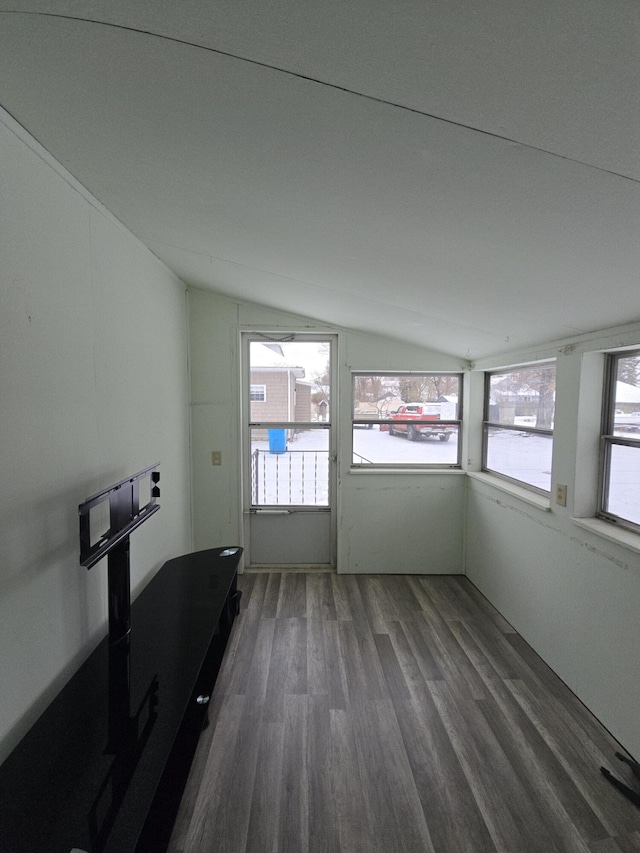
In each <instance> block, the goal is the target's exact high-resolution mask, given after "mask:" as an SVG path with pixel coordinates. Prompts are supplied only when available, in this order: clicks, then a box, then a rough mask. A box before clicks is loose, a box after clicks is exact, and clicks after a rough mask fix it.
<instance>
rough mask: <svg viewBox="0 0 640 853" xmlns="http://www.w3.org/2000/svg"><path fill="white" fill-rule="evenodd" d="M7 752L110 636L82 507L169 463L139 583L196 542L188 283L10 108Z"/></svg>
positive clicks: (3, 358)
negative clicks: (81, 532) (83, 559)
mask: <svg viewBox="0 0 640 853" xmlns="http://www.w3.org/2000/svg"><path fill="white" fill-rule="evenodd" d="M0 158H1V159H2V169H1V170H0V199H2V208H1V210H0V240H1V242H0V401H1V403H0V472H1V474H0V518H1V519H2V522H1V524H0V554H2V559H1V560H0V649H1V652H0V684H2V690H1V691H0V697H1V698H0V760H1V759H3V758H4V757H5V756H6V754H7V753H8V752H9V750H10V749H11V748H12V747H13V746H14V745H15V743H16V742H17V740H18V739H19V738H20V737H21V736H22V734H23V733H24V732H25V731H26V729H27V728H28V727H29V726H30V725H31V724H32V723H33V722H34V720H35V719H36V718H37V716H38V715H39V713H40V712H41V711H42V710H43V709H44V707H45V706H46V704H48V702H49V701H50V699H51V698H52V697H53V696H54V695H55V693H56V692H57V691H58V690H59V688H60V687H61V686H62V685H63V684H64V682H65V681H66V679H67V678H68V677H69V675H70V674H71V673H72V671H73V670H74V668H75V667H76V666H77V663H78V662H79V661H80V660H81V659H82V658H84V657H85V656H86V654H87V652H88V651H89V650H90V648H91V647H93V646H94V645H95V644H96V642H97V641H98V639H99V638H100V637H101V636H103V634H104V632H105V620H106V594H105V593H106V561H102V562H101V563H100V564H98V566H96V567H95V568H94V569H92V570H91V571H90V572H87V570H86V569H84V568H81V567H80V565H79V562H78V516H77V509H78V504H79V503H80V502H81V501H82V500H83V499H84V498H86V497H88V496H89V495H90V494H92V493H93V492H95V491H98V490H99V489H100V488H102V487H105V486H108V485H109V484H110V483H112V482H114V481H116V480H119V479H121V478H122V477H125V476H127V475H128V474H131V473H135V472H136V471H138V470H140V469H142V468H144V467H146V466H148V465H150V464H153V463H155V462H157V461H159V462H160V463H161V466H160V470H161V477H162V479H161V489H162V498H161V501H160V503H161V506H162V509H161V512H160V513H158V515H156V516H154V517H153V518H151V519H150V520H149V521H148V522H147V524H146V525H144V526H143V527H142V528H140V529H139V530H138V531H136V533H135V534H134V535H133V536H132V539H131V564H132V586H133V587H134V591H137V590H139V589H140V588H141V587H142V586H143V585H144V584H145V583H146V582H147V581H148V579H149V578H150V577H151V576H152V574H153V573H154V572H155V571H156V570H157V569H158V568H159V567H160V565H162V563H163V562H164V561H165V560H166V559H168V558H170V557H172V556H175V555H176V554H179V553H183V552H185V551H188V550H190V548H191V532H190V460H189V420H188V419H189V410H188V369H187V368H188V362H187V357H188V346H187V317H186V300H185V292H184V291H185V289H184V286H183V285H182V284H181V283H180V282H179V281H178V280H177V279H176V278H175V277H174V276H173V275H172V274H171V273H170V272H169V271H168V270H167V269H166V268H165V267H164V266H163V265H161V264H160V263H159V262H158V261H157V259H155V258H154V257H153V256H152V255H151V254H150V253H149V252H148V251H147V250H146V249H145V248H143V247H142V246H141V244H140V243H139V242H138V241H136V240H135V239H134V238H133V237H132V235H130V234H129V233H128V232H127V231H126V230H125V229H124V228H123V227H122V226H121V225H120V224H119V223H117V222H116V221H115V220H114V219H113V218H112V217H111V216H110V215H109V214H107V213H106V211H104V209H103V208H101V206H100V205H99V204H98V203H97V202H95V201H93V200H92V199H91V197H90V196H89V194H88V193H87V192H86V191H84V190H83V189H82V188H81V187H80V186H79V185H78V184H76V182H75V181H74V180H73V178H71V176H69V175H68V174H67V173H66V172H65V171H64V169H63V168H62V167H60V166H59V165H58V164H56V163H55V161H53V160H52V158H51V157H49V156H48V155H47V154H46V152H44V151H43V150H42V149H41V148H40V146H38V144H37V143H35V142H34V141H33V140H32V139H30V137H28V135H27V134H26V133H24V132H23V131H21V129H20V128H19V127H18V126H17V125H16V124H15V122H13V121H12V120H11V119H10V118H9V117H8V116H7V115H6V114H2V115H0Z"/></svg>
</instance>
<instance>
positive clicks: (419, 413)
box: [389, 403, 454, 441]
mask: <svg viewBox="0 0 640 853" xmlns="http://www.w3.org/2000/svg"><path fill="white" fill-rule="evenodd" d="M441 414H442V406H441V404H440V403H407V404H406V405H405V406H400V408H399V409H398V410H397V411H396V412H394V413H393V414H392V415H391V421H390V423H389V435H406V436H407V438H408V439H409V441H419V440H420V438H422V437H423V436H424V438H430V437H431V438H437V439H439V440H440V441H449V439H450V438H451V433H452V432H453V431H454V430H453V427H451V426H446V425H442V426H438V425H437V424H435V423H434V421H439V420H440V419H441ZM403 421H405V423H402V422H403ZM406 421H411V423H406Z"/></svg>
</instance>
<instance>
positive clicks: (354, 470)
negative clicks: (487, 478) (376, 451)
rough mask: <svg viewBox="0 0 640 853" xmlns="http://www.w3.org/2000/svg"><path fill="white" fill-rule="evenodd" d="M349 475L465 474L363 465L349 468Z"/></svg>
mask: <svg viewBox="0 0 640 853" xmlns="http://www.w3.org/2000/svg"><path fill="white" fill-rule="evenodd" d="M349 474H358V475H359V474H447V475H448V474H458V475H460V474H466V471H463V470H462V469H461V468H435V467H434V468H419V467H418V466H415V467H412V468H410V467H408V466H405V467H402V466H401V465H399V466H398V467H393V466H391V465H389V466H385V467H384V468H383V467H382V466H381V465H363V466H362V467H360V466H358V467H351V468H349Z"/></svg>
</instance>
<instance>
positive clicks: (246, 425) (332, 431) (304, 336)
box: [240, 329, 339, 568]
mask: <svg viewBox="0 0 640 853" xmlns="http://www.w3.org/2000/svg"><path fill="white" fill-rule="evenodd" d="M255 341H264V342H272V343H289V342H293V341H297V342H302V343H304V342H307V341H309V342H313V341H318V342H325V341H326V342H328V343H330V347H331V349H330V362H329V363H330V377H329V378H330V388H331V391H330V394H331V403H330V419H329V427H328V429H327V430H326V431H327V432H328V434H329V484H328V485H329V506H328V508H322V509H321V510H319V509H318V508H315V507H313V506H306V507H304V506H295V507H292V508H288V506H282V507H268V508H265V509H258V510H256V509H255V507H252V505H251V498H252V496H251V465H250V454H251V427H250V423H251V422H250V408H249V386H250V361H249V344H250V343H251V342H255ZM338 345H339V338H338V334H337V333H336V332H333V331H332V332H325V333H323V332H322V331H317V330H314V331H313V332H306V331H296V330H292V331H289V330H286V331H283V330H282V329H278V330H273V329H272V330H264V329H260V330H248V329H245V330H243V331H241V332H240V416H241V417H240V421H241V441H240V447H241V482H242V488H241V493H242V500H241V513H242V522H241V528H240V529H241V538H242V544H243V547H244V563H245V565H246V566H247V567H251V566H252V565H256V564H257V565H261V564H260V563H256V561H255V560H254V559H253V558H252V553H251V552H252V547H251V535H252V517H253V518H254V519H255V517H256V516H257V515H258V514H259V515H260V520H259V522H258V523H257V524H254V531H255V528H256V527H260V525H262V524H264V523H265V522H266V523H268V520H269V519H270V518H271V519H272V520H273V521H274V524H275V525H281V526H282V529H283V530H287V529H289V528H290V524H291V523H293V524H295V519H293V518H290V519H285V518H284V516H286V515H288V516H291V517H292V516H296V515H298V514H302V513H305V514H308V513H311V514H314V513H315V514H317V515H318V517H319V516H320V515H321V514H322V515H324V516H325V518H323V519H322V521H321V524H322V525H323V526H324V528H325V529H326V530H327V531H328V533H327V535H328V536H329V543H328V553H329V555H330V556H329V560H328V562H322V563H318V562H317V561H315V562H314V561H310V562H305V561H304V560H303V559H295V560H293V561H292V563H287V562H286V561H284V560H283V561H282V565H283V566H286V565H293V564H295V565H297V566H298V565H299V566H305V565H306V566H311V565H322V566H328V567H332V568H335V566H336V554H337V542H336V531H337V521H336V518H337V514H336V503H337V452H336V451H337V446H336V443H337V440H336V426H337V420H338V411H337V408H338V402H337V401H338V387H337V364H338ZM271 426H273V427H274V428H278V427H284V426H285V423H284V422H278V423H273V424H271V423H270V424H269V427H271ZM312 428H315V429H317V428H318V425H317V422H316V423H315V426H314V427H312ZM323 429H324V428H323ZM327 515H328V517H329V522H328V525H327V524H326V516H327ZM301 523H302V525H303V527H302V530H303V531H304V533H303V534H302V535H304V536H306V535H307V531H308V525H309V524H310V523H312V519H311V517H310V516H306V517H305V518H304V519H302V520H301ZM296 538H298V540H299V537H296ZM311 538H313V537H311ZM297 551H298V555H297V556H299V552H300V549H299V548H298V549H297ZM254 552H255V548H254ZM269 564H271V563H269ZM273 564H274V565H275V564H276V563H273Z"/></svg>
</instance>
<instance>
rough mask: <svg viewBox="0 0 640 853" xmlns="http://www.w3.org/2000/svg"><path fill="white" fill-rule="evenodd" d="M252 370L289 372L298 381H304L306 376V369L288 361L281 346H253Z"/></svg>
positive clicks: (266, 344) (259, 344)
mask: <svg viewBox="0 0 640 853" xmlns="http://www.w3.org/2000/svg"><path fill="white" fill-rule="evenodd" d="M251 370H252V371H259V372H267V371H274V370H278V371H280V370H288V371H290V372H291V373H293V375H294V376H295V377H296V379H303V378H304V375H305V371H304V367H300V366H299V365H297V364H291V363H290V362H288V361H287V359H286V358H285V356H284V355H283V353H282V347H281V346H280V345H279V344H268V343H265V344H263V343H258V344H257V345H255V344H252V346H251Z"/></svg>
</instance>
